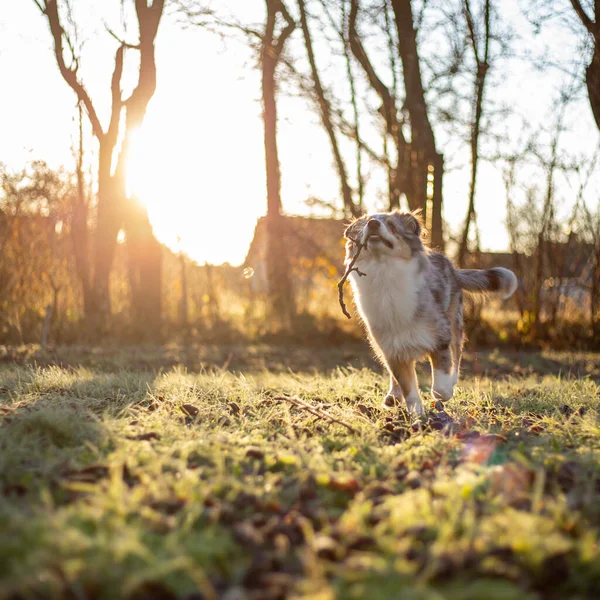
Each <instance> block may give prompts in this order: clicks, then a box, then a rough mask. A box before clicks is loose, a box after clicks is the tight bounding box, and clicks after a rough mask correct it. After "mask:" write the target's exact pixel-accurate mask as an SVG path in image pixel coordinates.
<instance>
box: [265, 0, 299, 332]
mask: <svg viewBox="0 0 600 600" xmlns="http://www.w3.org/2000/svg"><path fill="white" fill-rule="evenodd" d="M265 3H266V7H267V18H266V23H265V29H264V33H263V34H262V42H261V68H262V101H263V120H264V128H265V131H264V141H265V165H266V177H267V277H268V281H269V295H270V300H271V304H272V308H273V311H274V316H275V317H276V318H277V319H278V320H279V321H280V323H281V324H283V325H289V323H290V321H291V318H292V316H293V315H294V313H295V307H294V295H293V290H292V282H291V275H290V267H289V257H288V253H287V249H286V246H285V239H284V236H285V232H284V222H283V219H282V214H281V172H280V168H279V152H278V149H277V101H276V97H277V79H276V71H277V66H278V64H279V61H280V58H281V54H282V52H283V50H284V47H285V43H286V41H287V40H288V38H289V37H290V35H291V34H292V32H293V31H294V29H295V27H296V24H295V22H294V20H293V19H292V17H291V15H290V13H289V12H288V10H287V8H286V7H285V5H284V4H283V2H281V0H265ZM278 17H281V18H282V19H283V21H284V23H285V24H284V26H283V29H282V30H281V31H280V33H276V26H277V20H278Z"/></svg>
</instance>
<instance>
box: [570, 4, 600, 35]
mask: <svg viewBox="0 0 600 600" xmlns="http://www.w3.org/2000/svg"><path fill="white" fill-rule="evenodd" d="M571 6H572V7H573V9H574V10H575V12H576V13H577V16H578V17H579V20H580V21H581V22H582V23H583V25H584V27H585V28H586V29H587V30H588V31H589V32H590V33H591V34H592V35H593V36H596V35H597V32H598V27H597V24H596V22H595V21H592V19H590V17H589V16H588V14H587V13H586V12H585V10H583V6H581V2H580V1H579V0H571Z"/></svg>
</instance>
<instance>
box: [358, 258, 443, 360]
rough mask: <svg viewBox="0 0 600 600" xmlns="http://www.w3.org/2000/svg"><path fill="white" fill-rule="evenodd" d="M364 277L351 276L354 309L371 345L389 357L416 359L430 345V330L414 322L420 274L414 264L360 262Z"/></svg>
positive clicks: (373, 260)
mask: <svg viewBox="0 0 600 600" xmlns="http://www.w3.org/2000/svg"><path fill="white" fill-rule="evenodd" d="M360 270H361V271H363V272H364V273H365V274H366V275H365V276H364V277H360V276H359V275H358V274H357V273H352V275H351V284H352V289H353V291H354V298H355V301H356V304H357V307H358V310H359V312H360V314H361V316H362V318H363V320H364V321H365V323H366V325H367V327H368V330H369V333H370V335H371V337H372V338H373V341H374V342H375V344H376V345H377V346H378V347H379V348H380V349H381V350H382V351H383V354H384V355H385V356H386V357H388V358H390V357H393V356H397V357H407V358H408V357H410V358H420V355H421V354H422V353H423V352H424V351H425V350H427V349H429V348H431V347H432V345H433V335H432V332H431V328H430V327H428V324H427V323H425V322H423V321H422V320H419V319H415V315H416V312H417V308H418V301H419V289H420V287H421V284H422V274H421V272H420V269H419V264H418V261H416V260H412V261H410V262H406V261H403V260H398V259H389V260H376V259H370V260H366V261H363V262H361V265H360Z"/></svg>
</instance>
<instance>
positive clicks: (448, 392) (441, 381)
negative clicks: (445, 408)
mask: <svg viewBox="0 0 600 600" xmlns="http://www.w3.org/2000/svg"><path fill="white" fill-rule="evenodd" d="M431 393H432V394H433V397H434V398H435V399H436V400H442V401H444V402H445V401H446V400H450V398H452V396H453V395H454V376H453V375H450V374H448V373H439V372H437V373H434V376H433V387H432V389H431Z"/></svg>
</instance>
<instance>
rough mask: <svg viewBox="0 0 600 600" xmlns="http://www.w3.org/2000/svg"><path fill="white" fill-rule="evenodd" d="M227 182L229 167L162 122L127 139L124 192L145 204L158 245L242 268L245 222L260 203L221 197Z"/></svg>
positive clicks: (248, 237)
mask: <svg viewBox="0 0 600 600" xmlns="http://www.w3.org/2000/svg"><path fill="white" fill-rule="evenodd" d="M165 130H166V133H165ZM204 165H206V166H204ZM203 167H204V168H203ZM239 175H240V177H243V176H244V168H241V169H240V173H239ZM231 178H232V173H231V165H228V164H227V163H226V162H221V163H220V164H219V163H216V162H215V161H214V159H213V160H211V159H210V157H203V156H202V153H201V151H200V148H199V147H198V145H197V144H196V143H195V140H192V139H190V138H187V139H186V137H185V136H184V135H179V136H174V135H173V134H172V133H171V131H170V128H169V124H168V123H167V122H159V121H157V120H156V119H152V120H151V121H150V126H148V124H147V125H145V126H144V128H142V129H140V130H138V131H136V132H135V133H134V134H133V136H132V140H131V146H130V152H129V158H128V161H127V189H128V194H130V195H133V196H135V197H136V198H137V199H138V200H139V201H140V202H141V203H143V204H144V205H145V206H146V208H147V210H148V214H149V217H150V221H151V223H152V226H153V229H154V232H155V234H156V236H157V238H158V239H159V240H160V241H161V242H163V243H164V244H166V245H167V246H169V247H170V248H171V249H172V250H174V251H179V250H182V251H183V252H185V253H186V254H188V255H189V256H190V257H191V258H192V259H194V260H196V261H197V262H199V263H203V262H210V263H213V264H220V263H223V262H230V263H232V264H241V263H242V262H243V260H244V258H245V255H246V252H247V249H248V246H249V244H250V241H251V238H252V235H253V230H254V227H253V225H250V227H249V224H252V223H254V222H255V220H256V218H257V216H258V215H259V214H260V212H261V211H260V208H262V204H261V203H260V202H259V201H258V198H257V202H251V201H250V202H249V201H248V200H249V198H245V197H243V196H242V195H240V196H235V197H224V190H225V191H227V190H229V189H230V188H231V185H229V186H228V185H226V184H227V183H229V184H231ZM225 193H226V192H225ZM259 193H260V192H259ZM259 198H260V196H259Z"/></svg>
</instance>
